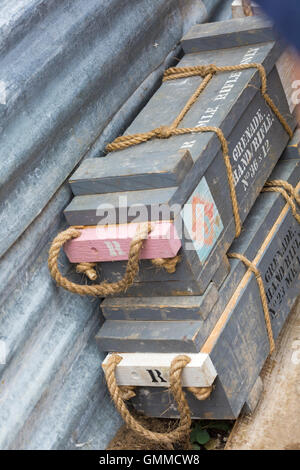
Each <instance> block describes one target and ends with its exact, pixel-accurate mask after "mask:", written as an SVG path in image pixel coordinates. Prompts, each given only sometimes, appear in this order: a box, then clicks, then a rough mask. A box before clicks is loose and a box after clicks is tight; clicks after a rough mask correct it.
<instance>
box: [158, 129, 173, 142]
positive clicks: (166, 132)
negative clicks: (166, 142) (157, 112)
mask: <svg viewBox="0 0 300 470" xmlns="http://www.w3.org/2000/svg"><path fill="white" fill-rule="evenodd" d="M154 132H155V135H156V137H158V138H160V139H168V138H169V137H171V135H172V133H173V128H172V127H169V126H160V127H157V128H156V129H154Z"/></svg>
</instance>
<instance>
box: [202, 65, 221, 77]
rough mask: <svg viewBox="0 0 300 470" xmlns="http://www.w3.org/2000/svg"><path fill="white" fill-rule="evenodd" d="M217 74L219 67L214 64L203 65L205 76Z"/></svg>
mask: <svg viewBox="0 0 300 470" xmlns="http://www.w3.org/2000/svg"><path fill="white" fill-rule="evenodd" d="M216 72H217V67H216V66H215V65H214V64H209V65H203V75H202V74H201V75H202V76H204V77H205V76H206V75H209V74H210V73H212V74H214V73H216Z"/></svg>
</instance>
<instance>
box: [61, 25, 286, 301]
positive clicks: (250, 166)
mask: <svg viewBox="0 0 300 470" xmlns="http://www.w3.org/2000/svg"><path fill="white" fill-rule="evenodd" d="M236 27H238V23H237V26H236ZM219 28H222V26H221V25H219ZM267 30H268V33H267V34H270V31H269V26H267ZM199 35H200V38H201V34H200V33H199ZM252 37H255V36H254V35H252ZM268 37H269V36H268ZM212 40H215V37H214V36H212ZM245 41H246V44H247V45H246V46H240V47H236V46H237V45H240V44H243V33H241V34H240V35H238V34H232V44H231V45H232V46H235V47H232V48H230V49H223V50H220V51H215V50H208V51H202V52H201V53H195V54H187V55H185V56H184V58H183V59H182V60H181V62H180V64H179V66H188V65H196V64H210V63H215V64H217V65H224V64H239V63H247V62H259V63H262V64H263V65H264V67H265V69H266V71H267V73H268V90H269V93H270V95H271V96H272V97H273V98H274V101H275V103H276V104H277V105H278V107H279V108H280V110H281V112H282V113H283V114H284V116H285V117H286V118H287V120H288V122H289V124H290V125H291V126H292V127H294V122H293V119H292V118H291V116H290V114H289V111H288V105H287V102H286V98H285V95H284V92H283V89H282V87H281V84H280V81H279V77H278V74H277V71H276V69H275V67H274V63H275V61H276V60H277V58H278V57H279V54H280V49H281V48H280V46H279V44H278V43H275V42H264V43H259V44H250V45H249V37H248V36H247V40H246V39H245ZM201 80H202V79H201V78H200V77H189V78H186V79H180V80H173V81H169V82H165V83H163V84H162V86H161V87H160V88H159V90H158V91H157V92H156V94H155V95H154V96H153V97H152V99H151V100H150V101H149V103H148V104H147V105H146V106H145V108H144V109H143V110H142V111H141V113H140V114H139V115H138V117H137V118H136V119H135V121H134V122H133V124H132V125H131V126H130V127H129V129H128V130H127V132H128V133H134V132H142V131H145V130H150V129H152V128H155V127H158V126H160V125H161V124H166V125H169V124H170V123H171V122H172V120H173V119H174V117H175V116H176V115H177V114H178V112H179V111H180V110H181V109H182V107H183V105H184V104H185V103H186V101H187V100H188V98H189V97H190V96H191V94H192V93H193V91H194V90H195V89H196V87H197V86H198V85H199V83H200V82H201ZM259 88H260V78H259V74H258V72H257V71H256V69H251V70H245V71H243V72H238V73H235V72H234V73H230V72H229V73H220V74H216V76H214V78H213V79H212V80H211V82H210V83H209V85H208V87H207V88H206V90H205V91H204V92H203V93H202V94H201V96H200V97H199V99H198V100H197V102H196V103H195V104H194V105H193V106H192V108H191V110H190V111H189V112H188V114H187V115H186V116H185V118H184V119H183V121H182V123H181V124H180V126H179V127H193V126H196V125H211V126H217V127H221V129H222V131H223V132H224V135H225V136H226V137H227V139H228V142H229V154H230V155H231V156H232V158H231V162H232V166H233V172H234V178H235V183H236V193H237V198H238V202H239V207H240V216H241V219H242V221H244V220H245V218H246V216H247V214H248V212H249V210H250V209H251V207H252V205H253V204H254V202H255V200H256V198H257V196H258V194H259V192H260V190H261V188H262V186H263V185H264V183H265V181H266V179H267V178H268V176H269V175H270V173H271V171H272V168H273V167H274V165H275V164H276V161H277V160H278V158H279V157H280V154H281V153H282V151H283V149H284V147H285V146H286V144H287V141H288V135H287V133H286V132H285V131H284V129H283V127H282V125H281V124H280V123H279V122H278V120H277V118H276V117H275V116H274V115H273V113H272V111H271V110H270V108H269V107H268V106H267V105H266V103H265V101H264V99H263V98H262V96H261V93H260V91H259ZM71 185H72V188H73V191H74V192H75V193H77V194H84V195H80V196H76V197H75V198H74V199H73V201H72V202H71V204H70V205H69V206H68V207H67V208H66V210H65V215H66V218H67V220H68V222H69V223H70V224H71V225H77V224H80V225H95V224H98V223H100V224H101V223H120V222H127V221H132V220H135V221H143V220H145V219H147V218H150V219H151V220H158V219H170V217H171V218H174V220H175V223H176V227H177V229H178V231H179V233H182V234H183V245H182V248H181V253H180V254H181V256H182V259H181V263H180V264H179V265H178V267H177V270H176V273H175V274H172V275H170V274H168V273H166V272H165V271H164V270H160V271H158V270H157V268H155V267H153V266H152V265H151V262H149V261H148V262H147V261H141V270H140V275H139V277H138V278H137V280H136V283H135V285H134V286H133V287H131V288H130V289H129V290H128V291H127V293H126V295H128V296H136V295H138V296H145V295H156V296H165V295H200V294H204V293H205V290H206V289H207V288H208V286H209V283H210V282H211V281H214V282H215V284H216V285H217V286H219V285H220V283H221V282H222V281H223V279H224V275H225V274H226V269H227V268H226V263H225V264H224V259H225V258H224V256H225V253H226V251H227V250H228V248H229V246H230V244H231V243H232V241H233V239H234V236H235V224H234V220H233V215H232V203H231V199H230V194H229V187H228V183H227V176H226V170H225V165H224V160H223V155H222V152H221V149H220V143H219V140H218V138H217V137H216V135H215V134H214V133H201V134H193V135H185V136H176V137H171V138H169V139H154V140H151V141H149V142H147V143H144V144H141V145H138V146H136V147H131V148H129V149H125V150H123V151H118V152H114V153H111V154H109V155H108V156H107V157H105V158H104V159H93V160H90V161H88V160H86V161H85V162H83V164H82V166H81V167H80V168H79V169H78V170H77V172H75V174H74V175H73V177H72V180H71ZM109 191H110V192H109ZM87 192H88V193H89V194H86V193H87ZM97 192H98V193H99V192H101V193H102V194H91V193H97ZM120 197H122V198H123V199H122V203H121V205H122V210H119V198H120ZM124 198H127V199H126V201H124ZM115 208H117V210H115ZM115 216H116V217H115ZM195 226H196V227H201V229H200V230H199V231H198V230H197V228H196V229H195ZM222 261H223V265H222V267H221V268H220V270H221V273H220V271H219V272H218V273H216V271H217V270H218V268H219V266H220V265H221V264H222ZM125 265H126V263H125V262H115V263H102V265H101V272H102V277H103V278H105V279H107V280H109V281H115V280H117V279H119V278H120V277H121V276H122V274H123V272H124V270H125ZM220 274H221V275H220ZM154 279H155V281H153V280H154Z"/></svg>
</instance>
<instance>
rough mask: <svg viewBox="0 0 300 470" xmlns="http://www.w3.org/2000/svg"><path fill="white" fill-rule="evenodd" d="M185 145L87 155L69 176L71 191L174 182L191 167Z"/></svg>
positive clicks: (157, 185) (85, 192) (135, 187)
mask: <svg viewBox="0 0 300 470" xmlns="http://www.w3.org/2000/svg"><path fill="white" fill-rule="evenodd" d="M192 166H193V160H192V157H191V155H190V153H189V151H188V149H181V150H178V151H177V152H176V151H174V152H173V153H171V154H170V153H169V152H168V151H165V152H160V151H157V153H153V152H152V153H149V154H148V153H147V152H146V153H144V154H143V156H141V155H140V154H137V155H135V154H134V153H133V155H131V157H130V159H128V158H126V156H125V155H123V156H122V154H120V153H118V154H116V155H114V156H113V155H112V156H111V157H108V158H107V157H105V158H101V159H99V158H88V159H86V160H84V161H83V162H82V164H81V165H80V166H79V168H78V169H77V170H76V171H75V173H74V174H73V175H72V177H71V179H70V180H69V182H70V184H71V188H72V191H73V193H74V194H76V195H80V194H94V193H99V194H101V193H107V192H109V193H111V192H113V191H130V190H132V189H135V190H138V189H148V188H165V187H170V186H178V185H179V184H180V183H181V182H182V180H183V178H184V176H185V175H186V173H187V172H188V171H189V170H190V169H191V168H192Z"/></svg>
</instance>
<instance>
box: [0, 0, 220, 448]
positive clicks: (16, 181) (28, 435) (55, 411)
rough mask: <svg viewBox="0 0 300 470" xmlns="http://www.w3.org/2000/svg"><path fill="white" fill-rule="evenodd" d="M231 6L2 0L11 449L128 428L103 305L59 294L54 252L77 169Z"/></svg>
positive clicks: (1, 367)
mask: <svg viewBox="0 0 300 470" xmlns="http://www.w3.org/2000/svg"><path fill="white" fill-rule="evenodd" d="M221 3H222V2H221V1H220V0H203V1H201V0H198V1H195V0H189V1H187V0H180V1H178V0H167V1H166V0H151V1H150V0H125V1H120V0H100V1H99V0H89V1H88V2H86V1H84V0H65V1H64V2H61V1H60V0H18V2H11V1H9V0H5V1H3V2H1V6H0V65H1V67H0V70H1V72H0V130H1V154H2V158H1V162H0V181H1V189H0V201H1V202H0V222H1V236H0V256H1V260H0V286H1V288H0V295H1V300H0V377H1V380H0V399H1V408H0V448H1V449H70V448H78V449H81V448H87V449H88V448H94V449H101V448H105V446H106V445H107V443H108V441H109V440H110V438H111V437H112V435H113V434H114V432H115V431H116V429H117V428H118V426H119V424H120V418H119V416H118V414H117V412H116V411H115V409H114V407H113V405H112V404H111V400H110V398H109V396H108V394H107V391H106V387H105V384H104V380H103V375H102V372H101V370H100V363H101V360H102V359H103V356H102V355H101V354H100V353H99V351H98V350H97V348H96V346H95V343H94V339H93V338H94V335H95V332H96V331H97V330H98V329H99V327H100V324H101V321H102V319H101V317H100V313H99V301H97V300H95V299H90V298H82V297H79V296H76V295H73V294H70V293H67V292H66V291H63V290H62V289H58V288H56V287H55V285H54V283H53V282H52V280H51V279H50V276H49V273H48V269H47V251H48V249H49V244H50V241H51V239H52V238H53V236H54V234H55V233H56V232H57V231H58V230H61V229H62V228H63V227H64V226H65V225H64V224H65V223H64V221H63V217H62V210H63V209H64V207H65V206H66V205H67V204H68V202H69V200H70V190H69V187H68V185H67V183H66V180H67V179H68V178H69V176H70V174H71V173H72V172H73V171H74V169H75V168H76V166H77V165H78V164H79V162H80V161H81V160H82V159H83V158H85V157H86V156H89V157H99V156H101V154H102V152H103V148H104V144H105V142H107V141H109V140H112V139H113V138H114V137H115V136H116V135H118V134H119V133H120V132H121V131H122V129H124V128H125V127H126V126H127V125H128V124H129V123H130V121H131V120H132V119H133V118H134V117H135V115H136V114H137V112H138V111H139V110H140V109H141V107H142V106H143V105H144V103H145V102H146V101H147V100H148V99H149V97H150V96H151V94H152V93H153V92H154V90H155V89H156V87H157V86H158V82H159V80H160V78H161V75H162V71H163V70H164V69H165V68H166V67H167V66H168V65H169V64H171V63H173V62H174V56H176V55H177V54H178V53H179V52H180V51H179V49H178V46H177V44H178V42H179V40H180V38H181V37H182V35H183V34H184V33H185V32H186V31H187V30H188V29H189V27H190V26H191V25H193V24H194V23H196V22H203V21H206V20H208V18H209V17H210V15H211V13H212V12H213V11H215V8H216V7H217V5H220V4H221ZM63 264H64V270H65V272H66V271H68V270H69V271H70V268H69V265H68V263H66V262H64V261H63ZM71 274H72V273H71ZM104 423H105V426H103V424H104ZM84 442H87V443H88V444H84V445H82V444H83V443H84Z"/></svg>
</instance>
